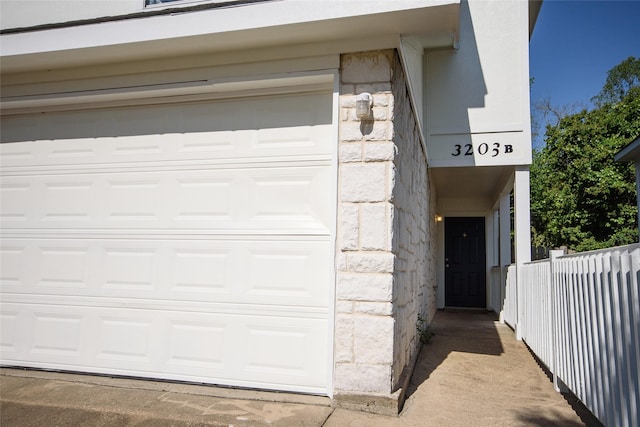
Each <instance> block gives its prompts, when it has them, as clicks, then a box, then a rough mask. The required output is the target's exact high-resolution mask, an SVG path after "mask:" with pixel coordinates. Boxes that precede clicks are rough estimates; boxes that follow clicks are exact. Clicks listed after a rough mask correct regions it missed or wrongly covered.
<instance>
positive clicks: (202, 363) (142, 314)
mask: <svg viewBox="0 0 640 427" xmlns="http://www.w3.org/2000/svg"><path fill="white" fill-rule="evenodd" d="M16 313H18V314H17V316H28V317H30V318H31V319H30V320H31V321H32V322H33V328H32V329H30V330H31V331H32V333H31V334H29V335H25V334H23V333H19V332H20V331H22V328H20V329H18V327H17V324H16V322H13V323H12V322H9V323H8V324H3V338H2V339H3V345H2V347H1V348H2V359H3V363H4V364H7V365H11V364H12V362H15V363H18V364H19V365H21V366H30V367H47V368H53V369H66V370H82V371H86V372H94V373H117V374H122V375H135V376H142V377H149V378H155V377H157V372H163V374H164V375H163V377H164V378H167V379H182V380H185V379H186V380H193V381H198V382H210V383H214V384H229V385H240V386H249V387H266V388H275V389H282V388H284V389H292V390H299V391H310V392H321V391H323V387H324V384H325V382H326V366H325V364H324V363H322V362H323V361H324V360H325V359H326V351H327V342H326V333H325V331H326V328H327V324H326V322H327V320H326V319H318V318H303V319H297V318H296V319H295V322H292V320H293V319H292V318H289V317H286V316H255V315H240V314H224V315H221V314H212V313H201V312H193V313H184V312H164V313H161V312H158V311H157V310H134V309H129V308H119V309H113V308H104V307H75V308H73V312H72V313H69V307H60V306H50V305H38V306H36V308H35V310H34V307H33V306H29V307H27V306H24V305H21V304H12V303H7V304H4V306H3V312H2V315H1V316H2V317H1V318H2V319H3V320H4V319H12V318H15V317H16ZM292 324H294V325H295V326H292ZM5 331H6V332H7V334H6V335H5V333H4V332H5ZM90 331H92V333H93V339H92V340H87V339H85V334H86V333H88V332H90ZM88 347H90V348H88Z"/></svg>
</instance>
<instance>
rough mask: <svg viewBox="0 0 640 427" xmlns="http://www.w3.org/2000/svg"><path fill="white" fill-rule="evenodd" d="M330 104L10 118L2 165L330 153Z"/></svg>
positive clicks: (274, 100) (289, 99)
mask: <svg viewBox="0 0 640 427" xmlns="http://www.w3.org/2000/svg"><path fill="white" fill-rule="evenodd" d="M330 103H331V94H330V93H327V94H325V93H318V94H304V95H302V94H300V95H289V96H282V97H265V98H260V99H254V100H236V101H226V102H209V103H198V104H183V105H180V104H175V105H173V104H172V105H156V106H145V107H127V108H122V109H110V110H87V111H82V112H78V111H73V112H51V113H44V114H39V115H33V116H27V117H25V116H15V117H10V116H7V117H3V118H2V129H3V133H2V136H1V141H2V142H4V144H2V145H1V146H0V155H1V157H2V158H1V162H2V163H1V164H2V166H3V167H10V166H20V167H25V166H40V167H42V166H66V165H108V164H113V163H120V164H122V163H130V162H131V163H137V162H176V161H185V160H188V161H197V162H207V161H223V160H226V161H229V160H236V161H248V160H249V159H253V160H255V159H258V160H259V159H261V158H262V159H274V158H276V159H282V158H289V157H292V156H298V157H299V156H314V157H317V156H321V155H323V156H325V158H330V156H331V154H332V152H333V147H332V144H331V142H332V125H331V109H330V108H327V106H328V105H330ZM5 129H6V130H5ZM16 142H19V143H16Z"/></svg>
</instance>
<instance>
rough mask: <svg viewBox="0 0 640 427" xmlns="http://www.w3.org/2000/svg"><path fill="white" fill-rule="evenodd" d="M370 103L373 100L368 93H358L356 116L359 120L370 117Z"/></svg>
mask: <svg viewBox="0 0 640 427" xmlns="http://www.w3.org/2000/svg"><path fill="white" fill-rule="evenodd" d="M371 104H373V100H372V98H371V94H370V93H367V92H364V93H361V94H360V95H358V98H357V99H356V116H357V117H358V118H359V119H360V120H362V119H368V118H369V117H371Z"/></svg>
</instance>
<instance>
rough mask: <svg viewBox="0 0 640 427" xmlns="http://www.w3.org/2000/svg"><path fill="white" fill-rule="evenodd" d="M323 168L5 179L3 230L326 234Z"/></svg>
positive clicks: (327, 180) (1, 208)
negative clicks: (299, 232)
mask: <svg viewBox="0 0 640 427" xmlns="http://www.w3.org/2000/svg"><path fill="white" fill-rule="evenodd" d="M330 188H331V174H330V168H328V167H326V166H313V165H311V166H307V167H278V168H274V167H259V168H235V169H229V170H227V169H223V170H219V169H217V170H188V171H183V170H168V171H166V170H163V171H153V170H151V171H137V172H119V173H115V172H114V173H93V174H84V173H79V174H64V175H33V176H7V177H4V178H3V179H2V187H1V189H0V191H1V192H2V194H1V197H2V204H1V205H0V211H1V215H2V216H1V218H2V227H3V228H5V229H7V228H31V229H47V228H56V229H65V228H66V229H74V230H79V229H102V230H107V231H108V230H109V229H124V228H129V229H131V228H135V229H141V228H142V229H164V230H169V231H170V230H172V229H209V230H220V229H223V230H226V231H230V230H236V231H240V230H260V231H261V232H264V231H265V230H269V229H272V230H279V231H286V230H291V229H293V230H300V229H303V230H306V231H307V232H310V233H320V234H328V232H329V230H330V227H331V223H330V212H328V210H327V208H326V205H327V204H328V200H329V198H330V194H331V191H330Z"/></svg>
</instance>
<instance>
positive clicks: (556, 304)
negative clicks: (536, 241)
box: [503, 244, 640, 427]
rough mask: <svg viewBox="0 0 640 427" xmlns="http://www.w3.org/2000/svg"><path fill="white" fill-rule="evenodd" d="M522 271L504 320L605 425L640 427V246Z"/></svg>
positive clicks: (555, 259)
mask: <svg viewBox="0 0 640 427" xmlns="http://www.w3.org/2000/svg"><path fill="white" fill-rule="evenodd" d="M520 268H521V269H522V270H521V271H520V272H517V269H516V268H515V266H510V267H509V269H508V273H507V282H506V284H505V298H504V300H503V304H504V305H503V318H504V320H505V321H506V322H507V323H508V324H510V325H512V326H515V327H516V328H517V330H518V333H519V335H520V336H521V337H522V338H523V340H524V341H525V342H526V343H527V345H528V346H529V347H530V348H531V350H532V351H533V352H534V353H535V354H536V355H537V356H538V358H539V359H540V360H541V361H542V362H543V363H544V364H545V365H546V366H547V368H548V369H549V370H550V371H551V373H552V374H553V376H554V382H555V384H556V386H557V387H558V388H559V389H561V388H563V387H566V388H568V389H569V390H571V392H573V393H574V394H575V395H576V396H577V397H578V398H579V399H580V400H581V401H582V402H583V403H584V405H585V406H586V407H587V408H589V410H591V412H593V414H594V415H595V416H596V417H598V419H599V420H600V421H601V422H602V423H603V424H604V425H606V426H616V427H617V426H629V427H632V426H638V425H640V415H639V411H640V409H639V408H640V378H639V374H640V371H639V367H640V299H639V296H638V294H639V293H640V292H639V283H640V244H635V245H630V246H622V247H618V248H612V249H608V250H602V251H593V252H584V253H579V254H575V255H562V252H561V251H552V253H551V254H550V259H548V260H544V261H538V262H533V263H528V264H524V265H523V266H522V267H520ZM516 273H518V275H519V277H520V281H519V282H516V281H515V280H513V279H514V277H515V276H516ZM510 277H511V280H509V278H510ZM510 294H515V295H516V297H511V299H509V295H510ZM518 294H520V295H519V298H518ZM517 301H520V302H521V305H522V307H521V310H520V315H519V316H518V314H517V313H518V307H517ZM516 325H517V326H516Z"/></svg>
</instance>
